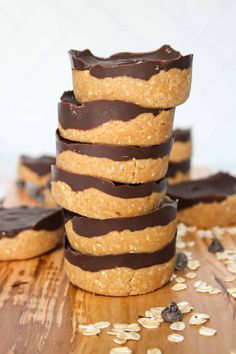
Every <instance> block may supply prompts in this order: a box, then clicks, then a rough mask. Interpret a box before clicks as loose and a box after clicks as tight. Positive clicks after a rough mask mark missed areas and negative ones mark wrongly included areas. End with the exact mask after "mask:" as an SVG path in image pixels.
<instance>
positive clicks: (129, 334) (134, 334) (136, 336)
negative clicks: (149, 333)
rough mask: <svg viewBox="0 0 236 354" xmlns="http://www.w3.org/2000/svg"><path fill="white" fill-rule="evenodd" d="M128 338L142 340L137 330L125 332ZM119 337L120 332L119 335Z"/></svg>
mask: <svg viewBox="0 0 236 354" xmlns="http://www.w3.org/2000/svg"><path fill="white" fill-rule="evenodd" d="M125 334H126V337H127V340H140V339H141V336H140V334H139V333H137V332H125ZM117 338H119V334H118V335H117Z"/></svg>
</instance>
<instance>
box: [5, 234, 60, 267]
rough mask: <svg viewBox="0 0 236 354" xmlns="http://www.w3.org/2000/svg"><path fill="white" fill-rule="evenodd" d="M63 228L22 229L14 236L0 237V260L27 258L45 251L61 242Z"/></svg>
mask: <svg viewBox="0 0 236 354" xmlns="http://www.w3.org/2000/svg"><path fill="white" fill-rule="evenodd" d="M63 233H64V228H63V227H61V228H59V229H57V230H54V231H48V230H39V231H36V230H32V229H30V230H24V231H21V232H19V233H18V234H17V235H16V236H15V237H3V238H1V239H0V261H14V260H20V259H28V258H33V257H36V256H39V255H41V254H43V253H46V252H48V251H50V250H52V249H53V248H55V247H57V246H58V245H60V244H61V243H62V237H63Z"/></svg>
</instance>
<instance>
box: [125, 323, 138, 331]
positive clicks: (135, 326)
mask: <svg viewBox="0 0 236 354" xmlns="http://www.w3.org/2000/svg"><path fill="white" fill-rule="evenodd" d="M123 330H124V331H125V332H139V331H141V328H140V326H139V324H138V323H130V324H129V325H127V326H126V327H124V328H123Z"/></svg>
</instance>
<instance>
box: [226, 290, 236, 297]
mask: <svg viewBox="0 0 236 354" xmlns="http://www.w3.org/2000/svg"><path fill="white" fill-rule="evenodd" d="M227 291H228V293H229V294H230V295H231V296H232V297H233V298H235V299H236V288H228V289H227Z"/></svg>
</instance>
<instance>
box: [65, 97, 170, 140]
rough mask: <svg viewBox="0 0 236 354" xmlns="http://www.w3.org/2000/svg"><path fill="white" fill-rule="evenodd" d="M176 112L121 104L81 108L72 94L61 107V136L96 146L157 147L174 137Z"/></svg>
mask: <svg viewBox="0 0 236 354" xmlns="http://www.w3.org/2000/svg"><path fill="white" fill-rule="evenodd" d="M173 119H174V109H173V108H170V109H159V108H147V107H141V106H138V105H136V104H133V103H130V102H123V101H119V100H113V101H109V100H97V101H92V102H86V103H83V104H80V103H79V102H77V101H76V100H75V96H74V93H73V91H68V92H64V94H63V95H62V97H61V101H60V103H59V104H58V125H59V131H60V134H61V136H63V137H64V138H65V139H68V140H72V141H79V142H85V143H93V144H117V145H136V146H140V145H144V146H146V145H156V144H161V143H163V142H164V141H166V140H167V139H168V138H170V137H171V134H172V127H173Z"/></svg>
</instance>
